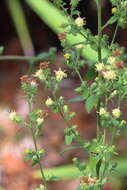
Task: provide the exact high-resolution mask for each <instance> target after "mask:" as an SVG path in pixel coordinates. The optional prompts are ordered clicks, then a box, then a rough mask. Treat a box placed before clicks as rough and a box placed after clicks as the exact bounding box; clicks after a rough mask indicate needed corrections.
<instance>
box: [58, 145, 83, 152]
mask: <svg viewBox="0 0 127 190" xmlns="http://www.w3.org/2000/svg"><path fill="white" fill-rule="evenodd" d="M82 147H83V146H81V145H77V146H71V147H68V148H65V149H64V150H63V151H62V152H61V154H64V153H65V152H68V151H70V150H74V149H77V148H82Z"/></svg>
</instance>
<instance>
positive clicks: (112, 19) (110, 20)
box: [108, 16, 117, 24]
mask: <svg viewBox="0 0 127 190" xmlns="http://www.w3.org/2000/svg"><path fill="white" fill-rule="evenodd" d="M116 21H117V17H116V16H112V17H111V18H110V19H109V21H108V24H114V23H115V22H116Z"/></svg>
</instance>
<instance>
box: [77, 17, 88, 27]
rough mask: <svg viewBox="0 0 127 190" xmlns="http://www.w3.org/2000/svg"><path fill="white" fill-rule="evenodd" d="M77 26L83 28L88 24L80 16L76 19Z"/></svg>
mask: <svg viewBox="0 0 127 190" xmlns="http://www.w3.org/2000/svg"><path fill="white" fill-rule="evenodd" d="M75 24H76V25H77V26H78V27H83V26H84V25H85V24H86V22H85V20H84V18H81V17H80V16H79V17H77V18H76V19H75Z"/></svg>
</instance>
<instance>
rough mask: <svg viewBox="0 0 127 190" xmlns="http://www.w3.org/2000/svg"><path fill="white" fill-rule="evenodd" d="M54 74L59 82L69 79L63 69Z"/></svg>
mask: <svg viewBox="0 0 127 190" xmlns="http://www.w3.org/2000/svg"><path fill="white" fill-rule="evenodd" d="M54 72H55V76H56V80H57V81H58V82H59V81H61V80H62V79H64V78H66V77H67V74H66V73H65V71H62V70H61V68H59V70H58V71H54Z"/></svg>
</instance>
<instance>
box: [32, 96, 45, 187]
mask: <svg viewBox="0 0 127 190" xmlns="http://www.w3.org/2000/svg"><path fill="white" fill-rule="evenodd" d="M28 105H29V112H31V111H32V106H31V102H30V101H29V100H28ZM31 134H32V139H33V143H34V148H35V151H36V152H38V147H37V142H36V136H35V132H34V128H33V125H32V122H31ZM37 158H38V164H39V167H40V171H41V176H42V182H43V183H44V186H45V189H47V184H46V178H45V175H44V172H43V168H42V165H41V160H40V157H39V156H38V155H37Z"/></svg>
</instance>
